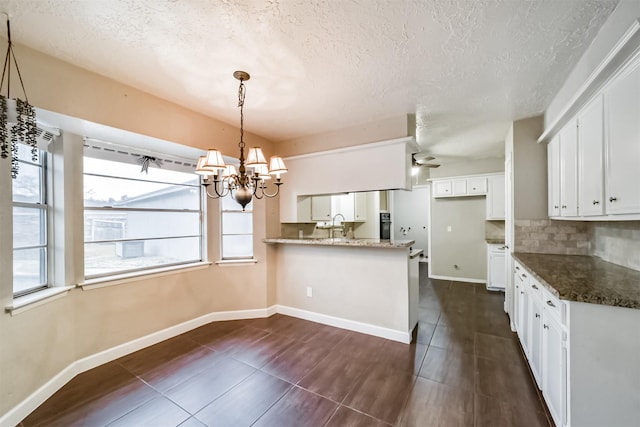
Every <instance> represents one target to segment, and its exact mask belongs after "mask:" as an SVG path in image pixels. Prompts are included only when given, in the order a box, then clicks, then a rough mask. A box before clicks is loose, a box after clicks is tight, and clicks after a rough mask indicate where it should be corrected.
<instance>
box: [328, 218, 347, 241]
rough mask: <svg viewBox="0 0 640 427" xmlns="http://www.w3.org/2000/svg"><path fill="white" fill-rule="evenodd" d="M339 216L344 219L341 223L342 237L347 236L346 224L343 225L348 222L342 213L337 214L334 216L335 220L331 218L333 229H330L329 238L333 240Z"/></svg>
mask: <svg viewBox="0 0 640 427" xmlns="http://www.w3.org/2000/svg"><path fill="white" fill-rule="evenodd" d="M338 216H341V217H342V222H341V223H340V228H341V229H342V237H344V236H345V232H344V224H343V223H344V222H346V218H345V217H344V215H342V214H341V213H337V214H335V215H334V216H333V218H331V228H330V229H329V238H333V237H334V233H333V229H334V228H335V221H336V217H338Z"/></svg>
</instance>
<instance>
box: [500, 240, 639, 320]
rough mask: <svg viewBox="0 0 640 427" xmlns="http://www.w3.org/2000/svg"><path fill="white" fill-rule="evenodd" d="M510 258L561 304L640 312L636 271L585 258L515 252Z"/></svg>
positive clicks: (589, 257) (583, 256)
mask: <svg viewBox="0 0 640 427" xmlns="http://www.w3.org/2000/svg"><path fill="white" fill-rule="evenodd" d="M513 257H514V258H515V259H516V260H517V261H519V262H520V263H521V264H522V266H523V267H524V268H525V269H526V270H527V271H529V273H531V275H533V277H535V278H536V279H538V280H539V281H540V283H541V284H542V285H543V286H545V287H546V288H547V289H548V290H549V291H550V292H551V293H553V294H554V295H556V296H557V297H559V298H561V299H563V300H568V301H579V302H588V303H592V304H603V305H612V306H616V307H628V308H639V309H640V271H636V270H632V269H630V268H626V267H621V266H619V265H616V264H611V263H609V262H606V261H603V260H601V259H600V258H598V257H593V256H585V255H552V254H530V253H522V252H516V253H514V254H513Z"/></svg>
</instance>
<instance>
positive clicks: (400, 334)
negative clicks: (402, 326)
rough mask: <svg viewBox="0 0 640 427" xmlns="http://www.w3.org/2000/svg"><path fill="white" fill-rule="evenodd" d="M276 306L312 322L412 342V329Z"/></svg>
mask: <svg viewBox="0 0 640 427" xmlns="http://www.w3.org/2000/svg"><path fill="white" fill-rule="evenodd" d="M276 307H277V311H278V313H280V314H284V315H287V316H292V317H297V318H299V319H305V320H310V321H312V322H316V323H322V324H323V325H329V326H334V327H336V328H341V329H347V330H350V331H355V332H360V333H363V334H367V335H373V336H376V337H380V338H386V339H388V340H393V341H399V342H401V343H405V344H409V343H410V342H411V331H406V332H405V331H398V330H395V329H389V328H385V327H383V326H376V325H372V324H370V323H363V322H358V321H355V320H349V319H344V318H341V317H334V316H329V315H327V314H321V313H316V312H313V311H307V310H302V309H300V308H295V307H289V306H286V305H277V306H276Z"/></svg>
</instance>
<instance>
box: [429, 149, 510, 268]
mask: <svg viewBox="0 0 640 427" xmlns="http://www.w3.org/2000/svg"><path fill="white" fill-rule="evenodd" d="M502 171H504V158H489V159H479V160H464V161H460V162H454V163H449V164H444V165H442V166H440V167H439V168H437V169H431V171H430V172H431V177H432V178H447V177H452V176H462V175H474V174H479V173H491V172H502ZM485 218H486V197H480V196H479V197H453V198H439V199H434V198H431V253H430V254H429V257H430V262H431V275H435V276H446V277H455V278H459V279H461V280H463V279H476V280H486V278H487V260H486V256H487V248H486V242H485ZM448 226H451V232H449V231H447V227H448ZM462 248H464V250H461V249H462ZM454 264H455V265H457V266H458V268H456V267H454Z"/></svg>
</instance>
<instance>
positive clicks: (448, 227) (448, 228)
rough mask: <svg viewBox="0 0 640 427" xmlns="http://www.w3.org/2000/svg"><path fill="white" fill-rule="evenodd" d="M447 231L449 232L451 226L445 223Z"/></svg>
mask: <svg viewBox="0 0 640 427" xmlns="http://www.w3.org/2000/svg"><path fill="white" fill-rule="evenodd" d="M447 231H448V232H449V233H451V226H450V225H447Z"/></svg>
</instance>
